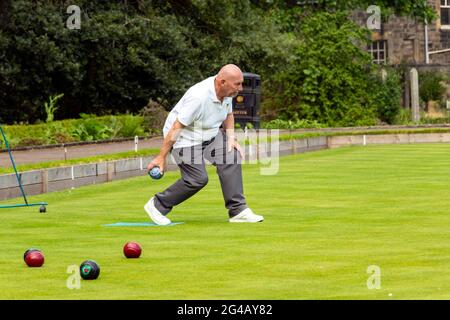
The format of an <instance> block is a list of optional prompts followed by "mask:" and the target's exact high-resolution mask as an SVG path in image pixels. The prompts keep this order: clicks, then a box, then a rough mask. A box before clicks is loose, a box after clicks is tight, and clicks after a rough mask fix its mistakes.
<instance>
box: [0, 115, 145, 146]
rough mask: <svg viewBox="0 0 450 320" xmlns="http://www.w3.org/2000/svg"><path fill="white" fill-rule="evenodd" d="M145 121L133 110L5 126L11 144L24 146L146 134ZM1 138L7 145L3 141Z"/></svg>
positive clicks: (1, 144)
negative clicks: (115, 114) (110, 114)
mask: <svg viewBox="0 0 450 320" xmlns="http://www.w3.org/2000/svg"><path fill="white" fill-rule="evenodd" d="M143 122H144V119H143V117H142V116H134V115H131V114H127V115H119V116H103V117H96V116H94V115H89V114H82V115H81V119H71V120H63V121H53V122H51V123H48V124H36V125H12V126H4V127H3V129H4V131H5V133H6V135H7V138H8V141H9V144H10V146H11V147H22V146H34V145H49V144H61V143H69V142H75V141H95V140H107V139H113V138H119V137H123V138H132V137H134V136H136V135H137V136H144V135H146V134H148V132H146V131H145V130H144V128H143V125H142V124H143ZM0 142H1V143H0V146H1V147H2V148H3V147H4V144H3V141H2V140H0Z"/></svg>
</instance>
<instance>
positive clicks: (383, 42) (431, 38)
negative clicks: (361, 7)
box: [352, 0, 450, 107]
mask: <svg viewBox="0 0 450 320" xmlns="http://www.w3.org/2000/svg"><path fill="white" fill-rule="evenodd" d="M427 2H428V4H429V5H430V6H431V7H433V8H434V9H435V11H436V13H437V19H436V20H435V21H432V22H430V23H427V24H425V23H422V22H418V21H416V20H415V19H413V18H410V17H399V16H395V15H393V16H390V17H389V18H388V19H381V23H380V24H379V25H378V26H377V28H375V29H373V28H371V29H372V35H371V37H372V39H371V40H372V42H371V44H370V45H369V46H368V48H367V50H368V52H370V53H371V54H372V57H373V62H374V63H378V64H388V65H399V64H404V65H406V66H408V67H409V68H412V67H415V68H416V69H418V70H419V72H424V71H435V72H441V73H444V74H447V75H449V76H450V0H427ZM371 17H372V18H373V12H372V11H369V12H364V11H359V12H355V13H353V16H352V19H354V20H355V21H356V22H357V23H358V24H360V25H368V21H370V20H369V19H370V18H371ZM419 82H420V78H419ZM409 88H410V83H409V79H405V83H404V90H403V91H404V95H403V105H404V106H405V107H410V90H409ZM447 101H448V102H447V105H450V104H449V102H450V87H449V88H448V90H447Z"/></svg>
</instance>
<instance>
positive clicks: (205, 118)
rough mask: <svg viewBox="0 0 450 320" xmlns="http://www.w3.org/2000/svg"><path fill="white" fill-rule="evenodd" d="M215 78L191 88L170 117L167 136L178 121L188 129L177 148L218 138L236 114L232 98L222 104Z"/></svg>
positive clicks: (181, 134)
mask: <svg viewBox="0 0 450 320" xmlns="http://www.w3.org/2000/svg"><path fill="white" fill-rule="evenodd" d="M215 78H216V77H215V76H213V77H209V78H207V79H205V80H203V81H202V82H199V83H197V84H195V85H194V86H192V87H190V88H189V89H188V90H187V91H186V93H185V94H184V96H183V97H182V98H181V100H180V101H178V103H177V104H176V105H175V107H174V108H173V109H172V110H171V111H170V113H169V115H168V116H167V119H166V122H165V124H164V128H163V133H164V137H165V136H166V135H167V133H168V132H169V130H170V128H172V125H173V124H174V122H175V120H176V119H178V121H179V122H181V123H182V124H183V125H185V126H186V127H185V128H183V130H181V133H180V135H179V136H178V139H177V141H176V142H175V144H174V145H173V147H174V148H185V147H190V146H195V145H198V144H201V143H202V142H203V141H208V140H210V139H211V138H213V137H215V136H216V135H217V133H218V132H219V127H220V125H221V124H222V122H223V121H224V120H225V119H226V117H227V115H228V114H230V113H232V112H233V109H232V100H233V98H232V97H225V98H224V99H223V102H222V103H221V102H220V100H219V99H217V96H216V90H215V88H214V79H215Z"/></svg>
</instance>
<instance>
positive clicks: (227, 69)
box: [217, 64, 242, 79]
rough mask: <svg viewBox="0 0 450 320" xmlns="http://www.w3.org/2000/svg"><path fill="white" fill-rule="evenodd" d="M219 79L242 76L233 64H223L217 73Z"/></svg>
mask: <svg viewBox="0 0 450 320" xmlns="http://www.w3.org/2000/svg"><path fill="white" fill-rule="evenodd" d="M217 77H218V78H219V79H230V78H239V77H242V71H241V69H239V67H238V66H237V65H235V64H227V65H224V66H223V67H222V68H221V69H220V70H219V73H218V74H217Z"/></svg>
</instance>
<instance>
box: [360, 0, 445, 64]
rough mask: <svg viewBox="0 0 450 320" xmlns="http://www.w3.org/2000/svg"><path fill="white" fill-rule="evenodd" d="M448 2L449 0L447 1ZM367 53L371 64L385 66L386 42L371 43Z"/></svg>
mask: <svg viewBox="0 0 450 320" xmlns="http://www.w3.org/2000/svg"><path fill="white" fill-rule="evenodd" d="M449 1H450V0H449ZM368 50H369V53H370V54H371V55H372V62H374V63H377V64H385V63H386V61H387V41H386V40H379V41H373V42H372V43H371V44H370V45H369V48H368Z"/></svg>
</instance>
